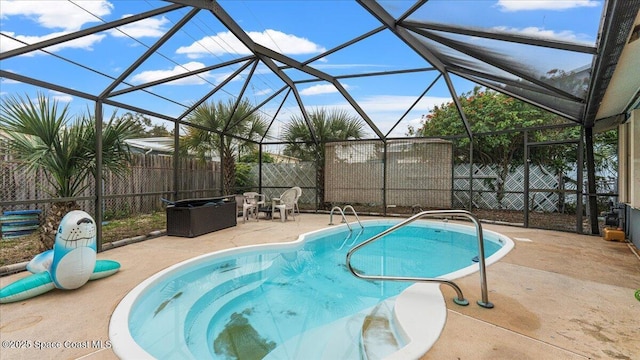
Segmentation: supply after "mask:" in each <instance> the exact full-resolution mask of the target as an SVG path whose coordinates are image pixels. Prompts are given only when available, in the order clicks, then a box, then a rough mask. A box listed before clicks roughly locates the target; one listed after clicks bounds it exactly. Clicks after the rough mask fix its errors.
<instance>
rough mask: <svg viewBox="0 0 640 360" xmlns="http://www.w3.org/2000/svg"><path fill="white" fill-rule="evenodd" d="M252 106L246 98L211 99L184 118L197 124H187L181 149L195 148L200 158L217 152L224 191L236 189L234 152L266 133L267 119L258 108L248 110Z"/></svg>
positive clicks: (252, 147) (248, 148) (250, 146)
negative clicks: (236, 99)
mask: <svg viewBox="0 0 640 360" xmlns="http://www.w3.org/2000/svg"><path fill="white" fill-rule="evenodd" d="M252 108H253V106H252V105H251V103H250V102H249V100H247V99H242V100H241V101H239V102H238V104H237V106H236V101H235V100H234V99H229V100H228V101H227V102H223V101H219V102H217V103H216V102H213V101H211V102H205V103H202V104H201V105H200V106H198V107H196V109H195V110H193V111H192V112H191V113H190V114H189V115H187V117H186V118H185V120H186V121H187V122H189V123H192V124H194V125H198V127H195V126H189V127H187V130H186V134H185V135H184V136H183V137H182V138H181V140H180V141H181V144H182V145H183V149H185V150H191V151H193V152H195V153H196V154H197V156H198V157H199V158H201V159H202V160H204V159H206V158H210V157H211V156H212V155H213V154H218V155H219V156H220V161H221V162H222V171H223V174H222V178H223V180H222V192H223V193H224V194H233V193H235V191H236V189H235V188H236V183H235V182H236V154H244V153H247V152H251V151H253V150H255V148H256V146H257V144H256V141H259V140H260V139H261V138H262V137H263V136H265V135H266V132H267V129H268V123H267V122H266V121H265V120H263V118H262V117H261V116H260V114H259V113H258V112H251V110H252ZM205 129H212V130H205Z"/></svg>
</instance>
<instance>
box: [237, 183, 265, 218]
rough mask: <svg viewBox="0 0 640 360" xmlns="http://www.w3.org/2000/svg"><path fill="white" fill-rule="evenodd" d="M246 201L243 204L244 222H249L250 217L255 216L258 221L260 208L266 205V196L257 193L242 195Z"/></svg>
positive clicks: (250, 192)
mask: <svg viewBox="0 0 640 360" xmlns="http://www.w3.org/2000/svg"><path fill="white" fill-rule="evenodd" d="M242 195H243V196H244V201H243V202H242V222H243V223H244V222H246V221H247V220H249V216H251V215H253V216H254V217H255V219H256V221H258V211H259V209H260V206H264V204H265V196H264V195H263V194H260V193H257V192H252V191H249V192H246V193H244V194H242Z"/></svg>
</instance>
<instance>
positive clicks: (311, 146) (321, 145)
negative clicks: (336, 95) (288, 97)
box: [283, 108, 364, 206]
mask: <svg viewBox="0 0 640 360" xmlns="http://www.w3.org/2000/svg"><path fill="white" fill-rule="evenodd" d="M309 121H310V123H311V127H312V128H313V133H314V134H315V136H316V139H317V141H318V143H317V144H316V143H314V142H313V138H312V136H311V131H310V130H309V126H308V125H307V122H306V121H305V119H304V118H303V117H302V115H294V116H292V117H291V119H290V122H289V123H288V124H287V125H286V127H285V128H284V139H285V140H286V141H287V145H286V146H285V148H284V150H283V153H284V155H288V156H293V157H296V158H299V159H300V160H302V161H313V162H315V164H316V181H317V183H318V197H319V199H320V204H321V206H324V160H325V153H324V151H325V143H326V142H327V141H333V140H350V139H360V138H362V136H364V130H363V128H364V123H363V122H362V120H360V118H359V117H356V116H353V115H350V114H349V113H348V112H346V111H344V110H331V111H330V110H326V109H324V108H317V109H314V110H312V111H311V112H309Z"/></svg>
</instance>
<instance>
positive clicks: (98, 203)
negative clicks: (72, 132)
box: [94, 100, 104, 252]
mask: <svg viewBox="0 0 640 360" xmlns="http://www.w3.org/2000/svg"><path fill="white" fill-rule="evenodd" d="M95 118H96V124H95V127H96V159H95V160H96V173H95V174H94V176H95V184H96V198H95V205H94V207H95V213H96V215H95V219H94V221H95V222H96V251H98V252H101V251H102V220H103V216H104V214H103V213H102V202H103V201H104V199H103V190H104V189H103V188H102V101H101V100H97V101H96V111H95Z"/></svg>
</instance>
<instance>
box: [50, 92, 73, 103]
mask: <svg viewBox="0 0 640 360" xmlns="http://www.w3.org/2000/svg"><path fill="white" fill-rule="evenodd" d="M49 93H50V94H51V98H52V99H54V100H56V101H58V102H63V103H70V102H72V101H73V96H71V95H68V94H65V93H61V92H59V91H53V90H52V91H49Z"/></svg>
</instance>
